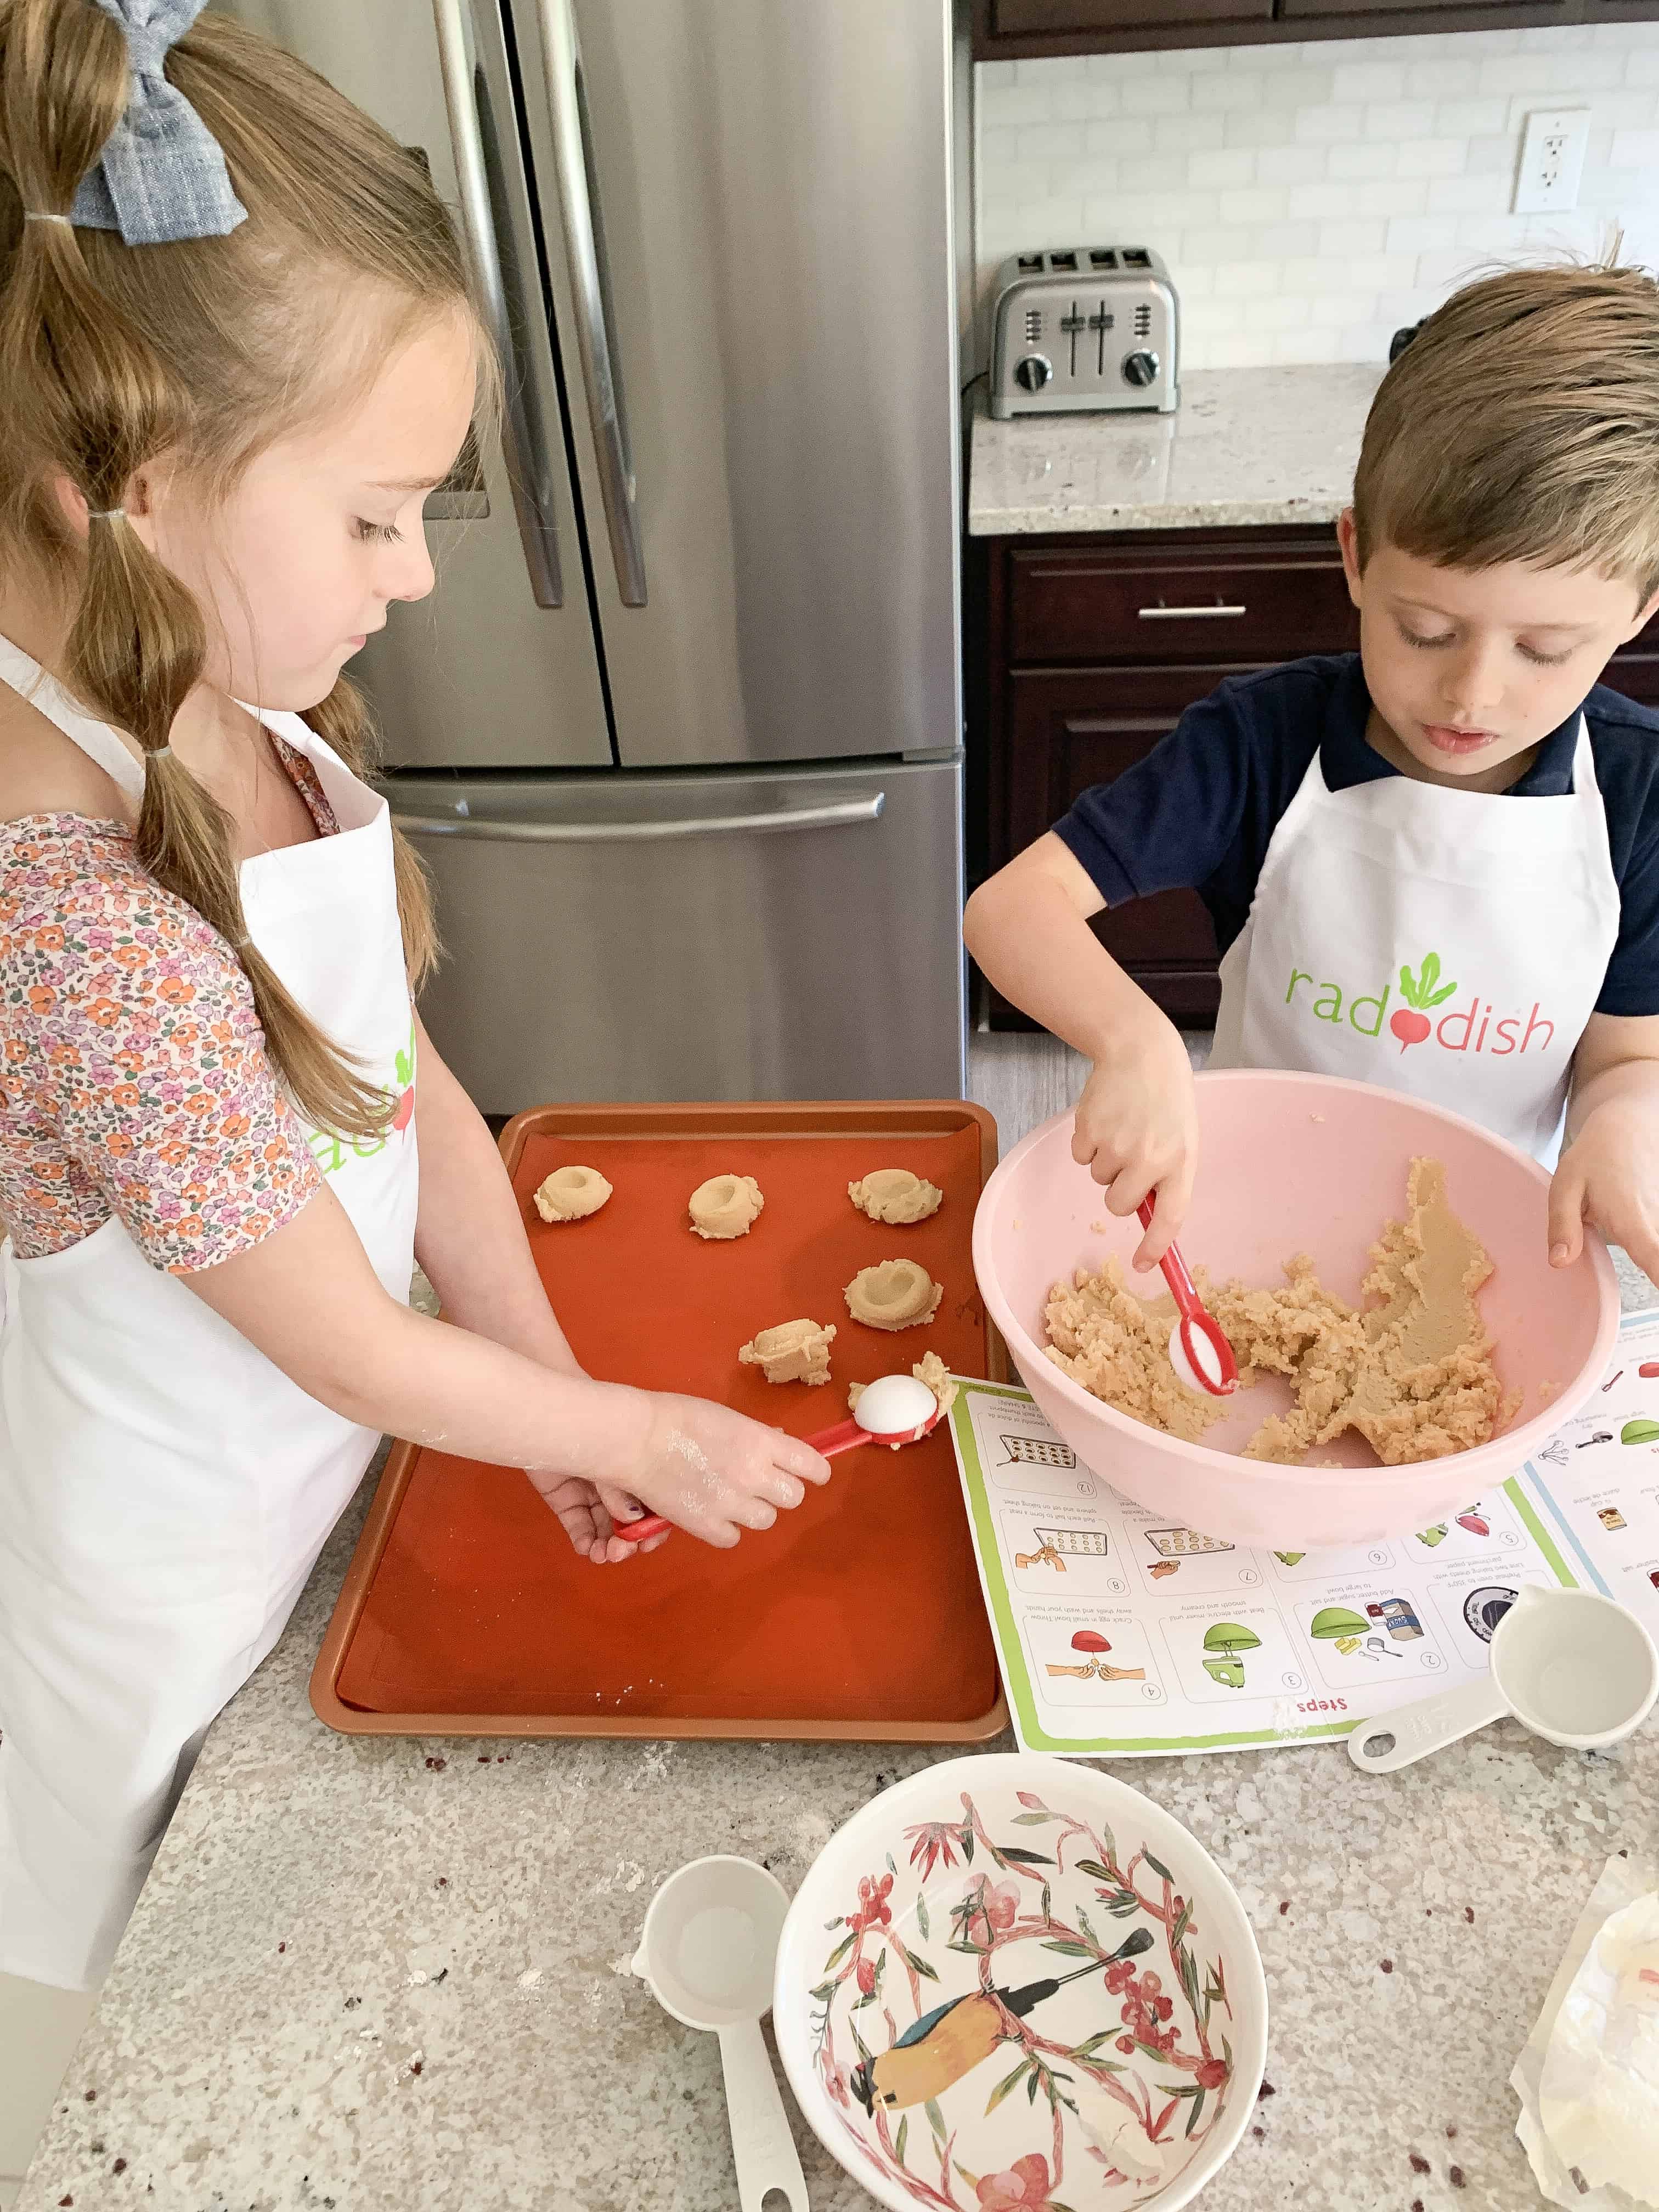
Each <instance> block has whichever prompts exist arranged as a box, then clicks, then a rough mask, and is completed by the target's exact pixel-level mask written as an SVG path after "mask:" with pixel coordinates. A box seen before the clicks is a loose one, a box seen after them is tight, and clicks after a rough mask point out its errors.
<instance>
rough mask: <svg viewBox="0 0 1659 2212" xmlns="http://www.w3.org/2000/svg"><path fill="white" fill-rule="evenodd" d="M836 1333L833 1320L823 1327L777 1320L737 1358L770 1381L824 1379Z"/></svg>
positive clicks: (794, 1381) (826, 1379)
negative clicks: (773, 1325) (827, 1326)
mask: <svg viewBox="0 0 1659 2212" xmlns="http://www.w3.org/2000/svg"><path fill="white" fill-rule="evenodd" d="M835 1334H836V1331H835V1327H834V1324H833V1323H832V1324H831V1325H830V1327H829V1328H822V1327H820V1325H819V1324H818V1323H817V1322H815V1321H785V1322H779V1323H778V1325H777V1327H776V1328H763V1329H762V1330H761V1331H760V1333H759V1334H758V1335H757V1336H756V1337H755V1338H754V1339H753V1340H752V1341H751V1342H750V1343H748V1344H745V1345H744V1347H743V1349H742V1351H741V1352H738V1358H739V1359H740V1360H741V1361H742V1362H743V1364H744V1366H745V1367H758V1368H759V1370H760V1371H761V1373H762V1374H763V1376H765V1377H766V1379H767V1381H768V1382H769V1383H827V1382H828V1381H829V1346H830V1345H831V1343H832V1342H833V1341H834V1340H835ZM854 1387H855V1388H856V1385H855V1386H854Z"/></svg>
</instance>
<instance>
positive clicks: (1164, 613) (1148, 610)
mask: <svg viewBox="0 0 1659 2212" xmlns="http://www.w3.org/2000/svg"><path fill="white" fill-rule="evenodd" d="M1248 613H1249V608H1248V607H1228V606H1224V605H1222V603H1221V601H1220V600H1219V599H1218V600H1217V601H1216V603H1215V605H1213V606H1212V607H1166V606H1165V605H1164V602H1163V600H1162V599H1160V600H1159V601H1158V605H1156V606H1155V607H1142V609H1141V610H1140V619H1141V620H1142V622H1192V621H1194V620H1198V621H1206V622H1212V621H1213V620H1214V619H1215V617H1217V616H1218V615H1242V614H1248Z"/></svg>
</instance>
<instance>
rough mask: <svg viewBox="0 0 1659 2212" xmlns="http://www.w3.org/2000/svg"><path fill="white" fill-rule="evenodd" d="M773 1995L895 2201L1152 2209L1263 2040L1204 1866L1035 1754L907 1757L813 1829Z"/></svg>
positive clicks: (1211, 2163)
mask: <svg viewBox="0 0 1659 2212" xmlns="http://www.w3.org/2000/svg"><path fill="white" fill-rule="evenodd" d="M773 2017H774V2021H775V2027H776V2030H777V2035H778V2044H779V2048H780V2051H781V2054H782V2057H783V2059H784V2063H785V2066H786V2068H787V2070H788V2073H789V2076H790V2081H791V2083H792V2085H793V2088H794V2091H795V2094H796V2097H797V2099H798V2100H799V2102H800V2104H801V2106H802V2108H803V2110H804V2111H805V2114H806V2117H807V2118H808V2119H809V2121H810V2122H811V2124H812V2126H813V2128H814V2129H815V2130H816V2131H817V2134H818V2135H819V2136H820V2137H821V2138H822V2140H823V2142H824V2143H825V2144H826V2146H827V2147H828V2148H829V2149H830V2150H831V2151H832V2152H833V2153H834V2154H835V2155H836V2157H837V2158H838V2159H839V2160H841V2162H842V2165H843V2166H846V2167H847V2168H848V2172H851V2173H853V2174H854V2176H855V2177H856V2179H858V2180H859V2181H860V2182H861V2183H862V2184H863V2185H864V2186H865V2187H866V2189H868V2190H870V2191H872V2194H874V2195H875V2196H876V2197H878V2199H879V2201H880V2202H881V2203H884V2204H886V2205H890V2206H892V2207H895V2208H899V2212H902V2208H906V2207H909V2206H914V2205H921V2206H930V2207H933V2208H936V2212H1116V2208H1118V2207H1121V2206H1127V2205H1136V2206H1139V2205H1152V2204H1157V2205H1158V2206H1159V2207H1160V2208H1164V2212H1174V2208H1175V2207H1176V2205H1179V2204H1184V2203H1188V2202H1189V2201H1190V2198H1191V2197H1192V2196H1193V2195H1194V2193H1195V2192H1196V2191H1197V2190H1198V2189H1199V2188H1200V2187H1201V2186H1202V2185H1203V2183H1204V2182H1205V2181H1206V2180H1207V2179H1208V2178H1209V2177H1210V2175H1211V2174H1212V2173H1213V2172H1215V2170H1216V2168H1217V2167H1218V2166H1220V2165H1221V2164H1222V2163H1223V2161H1224V2160H1225V2158H1226V2157H1227V2156H1228V2155H1229V2154H1230V2153H1231V2150H1232V2148H1233V2147H1234V2145H1235V2144H1236V2143H1237V2140H1238V2137H1239V2136H1240V2135H1241V2133H1242V2132H1243V2128H1244V2125H1245V2124H1246V2121H1247V2119H1248V2117H1249V2110H1250V2107H1251V2106H1252V2104H1253V2102H1254V2100H1255V2093H1256V2089H1257V2087H1259V2085H1260V2081H1261V2068H1262V2063H1263V2061H1264V2059H1265V2056H1266V2041H1267V1997H1266V1990H1265V1986H1264V1984H1263V1982H1262V1978H1261V1962H1260V1959H1259V1957H1258V1955H1257V1953H1256V1948H1255V1938H1254V1936H1252V1935H1251V1932H1250V1929H1249V1923H1248V1922H1247V1921H1246V1919H1245V1917H1244V1914H1243V1909H1242V1907H1241V1906H1240V1905H1239V1903H1238V1900H1237V1897H1236V1895H1235V1894H1234V1893H1233V1890H1232V1888H1231V1884H1229V1883H1228V1881H1226V1878H1225V1875H1222V1873H1221V1872H1220V1870H1219V1869H1218V1868H1217V1867H1216V1866H1215V1864H1214V1863H1213V1862H1212V1860H1211V1859H1210V1858H1209V1857H1208V1855H1207V1854H1206V1852H1204V1851H1203V1850H1201V1849H1200V1846H1199V1844H1197V1843H1196V1842H1195V1841H1194V1838H1192V1837H1191V1836H1190V1835H1188V1832H1186V1830H1185V1829H1183V1828H1182V1826H1180V1824H1179V1823H1178V1822H1176V1820H1173V1819H1172V1818H1171V1817H1170V1815H1169V1814H1165V1813H1163V1812H1162V1811H1160V1810H1159V1808H1158V1807H1157V1806H1156V1805H1154V1804H1152V1802H1150V1801H1149V1800H1148V1799H1146V1798H1145V1797H1143V1796H1140V1794H1139V1792H1138V1791H1136V1790H1131V1789H1129V1788H1128V1787H1127V1785H1126V1784H1122V1783H1119V1782H1116V1781H1115V1780H1113V1779H1112V1778H1110V1777H1109V1776H1106V1775H1103V1774H1100V1773H1098V1772H1097V1771H1094V1770H1092V1769H1089V1768H1085V1767H1079V1766H1076V1765H1071V1764H1070V1763H1068V1762H1066V1761H1063V1760H1060V1759H1047V1758H1043V1757H1041V1756H1040V1755H1037V1754H1034V1753H1013V1754H1004V1755H997V1754H990V1755H987V1756H981V1757H976V1758H972V1759H956V1760H950V1761H947V1762H945V1763H943V1764H941V1765H937V1766H933V1767H931V1768H928V1769H927V1770H925V1771H923V1772H921V1773H919V1774H916V1775H913V1776H911V1777H910V1778H909V1779H908V1781H906V1782H903V1783H901V1784H897V1785H896V1786H895V1787H894V1788H893V1789H890V1790H888V1791H886V1792H885V1793H884V1795H883V1796H880V1797H879V1798H878V1799H877V1800H876V1801H875V1802H874V1803H872V1804H871V1805H869V1806H867V1807H866V1808H865V1809H864V1810H863V1811H862V1812H861V1813H860V1814H857V1815H855V1817H854V1819H853V1820H851V1821H849V1822H848V1824H847V1826H845V1827H844V1828H843V1829H842V1830H841V1831H840V1832H839V1833H838V1834H837V1835H836V1836H835V1837H834V1838H832V1839H831V1841H830V1843H829V1844H828V1845H827V1846H826V1847H825V1850H823V1853H822V1854H821V1855H820V1857H819V1858H818V1860H817V1863H816V1864H815V1865H814V1867H813V1868H812V1869H811V1872H810V1873H809V1874H808V1875H807V1877H806V1880H805V1881H804V1882H803V1884H802V1885H801V1888H800V1891H799V1894H798V1896H797V1898H796V1899H795V1903H794V1905H793V1907H792V1909H791V1911H790V1915H789V1918H788V1921H787V1923H786V1926H785V1929H784V1935H783V1940H782V1943H781V1947H780V1951H779V1959H778V1974H777V1983H776V1989H775V1997H774V2005H773Z"/></svg>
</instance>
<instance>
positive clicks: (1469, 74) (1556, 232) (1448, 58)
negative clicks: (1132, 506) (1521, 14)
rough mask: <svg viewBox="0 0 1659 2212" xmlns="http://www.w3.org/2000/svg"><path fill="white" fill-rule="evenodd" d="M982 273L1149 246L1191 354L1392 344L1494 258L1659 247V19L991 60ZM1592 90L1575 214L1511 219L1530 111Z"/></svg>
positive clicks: (1231, 356)
mask: <svg viewBox="0 0 1659 2212" xmlns="http://www.w3.org/2000/svg"><path fill="white" fill-rule="evenodd" d="M975 97H976V111H977V112H976V115H975V189H976V195H977V203H978V204H977V210H976V215H977V254H978V260H979V266H980V273H981V283H982V284H986V285H988V283H989V282H990V280H991V277H992V276H993V275H994V270H995V267H996V264H997V263H998V262H999V261H1000V260H1001V259H1002V258H1004V257H1005V256H1006V255H1007V254H1010V253H1013V252H1019V251H1022V250H1024V249H1027V248H1030V247H1031V246H1054V245H1073V244H1077V243H1079V241H1082V240H1090V241H1092V240H1103V241H1110V240H1126V241H1128V242H1132V243H1139V242H1142V241H1144V242H1145V243H1146V244H1148V245H1150V246H1156V247H1158V249H1159V251H1160V252H1162V253H1163V254H1164V258H1165V259H1166V260H1167V261H1168V262H1169V264H1170V270H1171V272H1172V274H1173V276H1174V279H1175V283H1176V289H1177V290H1178V291H1179V293H1180V295H1181V298H1182V307H1183V310H1184V313H1183V349H1184V351H1183V358H1184V360H1185V362H1186V364H1187V366H1188V367H1191V368H1209V367H1224V366H1240V367H1244V366H1254V367H1261V366H1267V365H1269V364H1271V363H1273V362H1307V361H1371V362H1383V361H1384V360H1386V358H1387V355H1388V345H1389V337H1390V336H1391V334H1392V333H1393V331H1395V330H1396V329H1398V328H1400V327H1401V325H1404V324H1407V323H1412V322H1415V321H1417V320H1418V319H1419V317H1421V316H1423V315H1425V314H1427V313H1431V311H1432V309H1433V308H1434V307H1437V305H1438V304H1439V302H1440V301H1441V300H1442V299H1443V298H1444V296H1445V295H1446V293H1447V292H1448V291H1449V290H1450V289H1453V287H1454V286H1455V285H1456V284H1457V283H1459V282H1461V281H1462V280H1463V279H1465V278H1466V277H1467V276H1469V275H1471V274H1474V273H1478V272H1479V271H1480V270H1482V269H1484V268H1486V267H1489V266H1491V265H1492V264H1494V263H1498V264H1502V263H1513V262H1516V261H1517V260H1540V259H1549V258H1559V257H1560V256H1561V255H1562V254H1563V253H1567V252H1572V253H1576V254H1578V255H1580V256H1583V255H1588V254H1595V253H1596V252H1602V251H1605V250H1606V240H1607V237H1608V235H1609V234H1610V233H1611V231H1612V229H1613V227H1614V226H1615V225H1617V224H1620V223H1622V224H1625V225H1626V226H1627V227H1628V228H1629V229H1630V231H1631V233H1632V237H1633V238H1635V239H1637V240H1641V241H1651V240H1659V23H1634V24H1629V25H1620V24H1603V25H1599V26H1596V27H1594V28H1593V29H1591V28H1585V27H1568V26H1559V27H1558V26H1544V27H1534V28H1533V29H1530V30H1510V31H1480V32H1455V33H1439V34H1436V33H1423V34H1420V35H1419V34H1414V35H1413V36H1411V37H1409V38H1400V39H1340V40H1336V39H1333V40H1309V41H1308V42H1307V43H1305V44H1292V45H1285V46H1249V47H1243V48H1237V47H1236V48H1227V47H1206V48H1201V49H1198V50H1195V51H1193V52H1170V53H1164V52H1146V53H1137V54H1097V55H1091V56H1088V57H1086V58H1065V57H1060V58H1043V59H1040V60H1036V61H1031V62H1019V63H987V64H981V66H980V67H979V68H978V70H976V72H975ZM1559 106H1569V107H1583V108H1586V109H1588V110H1589V114H1590V134H1589V148H1588V151H1587V155H1586V161H1585V167H1584V173H1583V180H1582V183H1581V186H1580V204H1579V206H1578V208H1577V210H1575V211H1573V212H1571V213H1570V214H1568V215H1565V216H1554V217H1550V218H1545V217H1541V216H1531V217H1529V216H1516V215H1512V214H1511V213H1510V193H1511V190H1512V187H1513V184H1514V179H1515V171H1516V161H1517V157H1518V153H1519V144H1520V134H1521V131H1522V129H1523V127H1524V122H1525V118H1526V117H1527V115H1528V114H1529V113H1530V112H1532V111H1533V110H1534V109H1535V108H1540V107H1559Z"/></svg>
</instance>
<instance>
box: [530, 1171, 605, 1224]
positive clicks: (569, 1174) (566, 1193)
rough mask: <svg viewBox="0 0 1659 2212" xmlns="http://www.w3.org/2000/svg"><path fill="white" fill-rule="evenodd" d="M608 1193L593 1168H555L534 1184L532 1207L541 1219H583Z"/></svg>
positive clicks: (603, 1201) (603, 1180)
mask: <svg viewBox="0 0 1659 2212" xmlns="http://www.w3.org/2000/svg"><path fill="white" fill-rule="evenodd" d="M610 1195H611V1186H610V1184H609V1183H608V1182H606V1181H605V1177H604V1176H602V1175H601V1174H600V1173H599V1170H598V1169H597V1168H575V1167H571V1168H555V1169H554V1170H553V1172H552V1174H551V1175H550V1176H544V1177H543V1179H542V1181H541V1182H539V1183H538V1185H537V1187H536V1193H535V1206H536V1211H537V1212H538V1213H539V1214H540V1216H541V1217H542V1219H543V1220H544V1221H586V1218H587V1217H588V1215H589V1214H590V1213H597V1212H599V1208H600V1207H601V1206H603V1205H604V1204H605V1200H606V1199H608V1198H609V1197H610Z"/></svg>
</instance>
